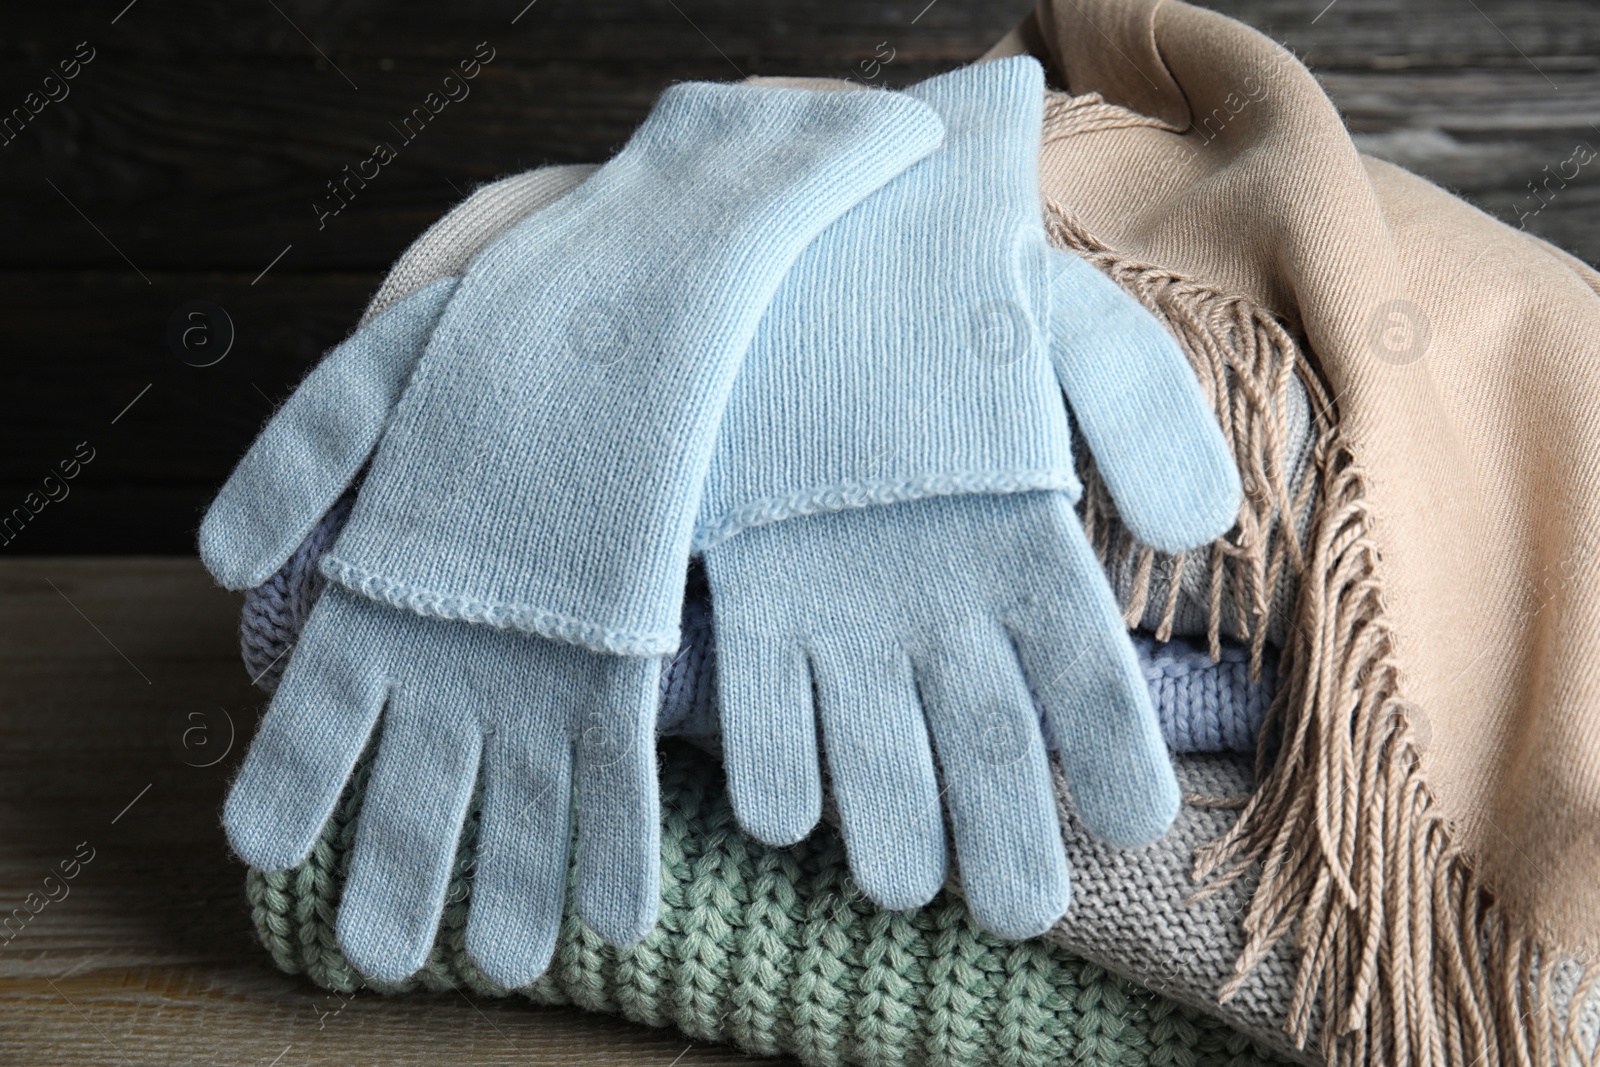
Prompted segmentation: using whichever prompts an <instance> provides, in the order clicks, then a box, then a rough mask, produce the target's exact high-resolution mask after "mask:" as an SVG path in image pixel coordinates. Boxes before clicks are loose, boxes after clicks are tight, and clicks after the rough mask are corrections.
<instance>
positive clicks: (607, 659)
mask: <svg viewBox="0 0 1600 1067" xmlns="http://www.w3.org/2000/svg"><path fill="white" fill-rule="evenodd" d="M658 673H659V669H658V666H657V664H656V662H655V661H654V660H649V659H644V658H641V657H625V656H608V655H603V654H601V653H596V652H591V651H589V650H587V649H583V648H579V647H577V646H576V645H567V644H561V643H557V642H553V641H544V640H540V639H535V638H530V637H528V636H527V635H524V634H519V633H515V632H507V631H502V630H496V629H493V628H490V627H482V626H464V625H461V624H460V623H457V622H453V621H450V620H443V619H428V618H425V617H423V616H419V615H415V614H412V613H411V612H404V611H396V610H394V609H393V608H390V607H387V606H385V605H382V604H378V603H376V602H374V601H371V600H367V599H366V598H364V597H359V596H357V595H355V594H354V593H351V592H350V591H349V590H347V589H344V588H343V587H341V586H338V585H330V586H329V587H328V588H327V589H325V590H324V591H323V594H322V597H321V599H320V600H319V601H318V603H317V606H316V608H315V610H313V611H312V613H311V617H310V620H309V621H308V623H307V625H306V630H305V633H304V634H303V635H302V639H301V641H300V642H299V648H298V654H297V655H295V656H294V657H293V658H292V660H291V662H290V664H289V667H288V670H287V671H286V672H285V675H284V678H283V682H282V684H281V685H280V686H279V688H278V690H277V693H276V694H275V696H274V698H273V703H272V707H271V709H270V711H269V712H268V714H267V716H266V718H265V719H264V720H263V722H262V725H261V728H260V730H259V731H258V732H257V734H256V737H255V740H254V741H253V742H252V743H251V746H250V753H249V756H248V757H247V759H246V761H245V765H244V767H243V768H242V769H241V771H240V773H239V777H238V779H237V780H236V781H235V782H234V784H233V788H232V789H231V790H230V792H229V795H228V801H227V805H226V807H225V809H224V814H223V821H224V825H225V826H226V827H227V830H228V836H229V840H230V842H231V843H232V844H233V846H234V849H235V850H236V851H237V852H238V853H239V854H240V855H241V856H242V857H244V858H245V859H246V860H247V861H248V862H252V863H255V864H258V865H259V866H262V867H264V868H267V869H278V868H284V867H289V866H292V865H294V864H296V863H298V862H300V861H301V860H302V859H304V857H305V855H306V854H307V853H308V852H309V851H310V849H311V847H312V845H313V844H314V842H315V841H316V838H317V835H318V834H319V833H320V831H321V829H322V826H323V824H324V823H325V821H326V820H327V818H328V816H329V814H330V812H331V811H332V810H333V806H334V805H335V804H336V803H337V801H338V798H339V795H340V793H341V791H342V790H343V788H344V784H345V782H346V781H347V779H348V777H349V774H350V772H351V767H352V766H353V764H354V763H355V761H356V759H357V758H358V757H359V756H360V754H361V752H362V751H363V750H364V749H365V748H366V747H367V744H368V739H369V737H370V735H371V734H372V732H373V727H374V725H375V723H376V721H377V719H378V716H379V713H380V711H381V712H382V714H383V730H382V735H381V738H380V740H379V742H378V744H377V757H376V760H375V762H374V765H373V771H372V780H371V785H370V787H369V790H368V796H369V798H370V800H371V803H370V804H369V805H368V806H367V809H366V815H365V818H363V820H362V823H361V832H360V834H359V835H358V839H357V842H356V847H355V850H354V854H353V858H352V861H351V866H350V875H349V883H348V885H347V886H346V888H345V893H344V896H343V899H342V901H341V903H340V908H339V937H340V943H341V944H342V945H343V946H344V950H345V952H346V953H348V954H349V956H350V958H351V959H352V960H354V961H355V962H356V964H357V966H359V967H361V968H362V970H363V971H364V972H366V973H368V974H371V975H373V976H374V977H378V978H383V979H387V980H389V981H398V980H399V979H402V978H404V977H406V976H407V975H409V974H411V973H412V972H414V971H415V970H416V969H417V968H418V967H420V966H421V965H422V963H423V960H424V959H425V958H426V956H427V952H428V947H429V945H430V944H431V943H432V939H433V932H434V929H435V928H436V927H437V925H438V921H439V915H440V911H441V909H442V908H443V907H444V903H445V890H446V887H447V884H448V881H449V878H450V869H451V864H452V862H453V858H454V855H455V846H456V841H457V839H458V837H459V835H460V830H461V824H462V820H463V819H464V818H465V816H466V806H467V803H468V801H469V800H470V799H471V796H472V790H473V786H474V784H475V783H476V781H477V780H478V777H479V769H480V765H481V767H482V772H483V773H482V777H483V782H484V798H483V809H484V814H483V823H482V828H481V834H480V841H481V843H482V848H481V849H480V851H479V852H478V854H477V870H478V885H479V893H478V897H477V900H476V902H475V905H474V908H473V912H472V917H471V920H470V922H469V924H468V932H467V940H468V948H469V951H471V952H472V954H473V958H474V959H476V960H477V961H478V963H479V965H480V966H482V967H483V968H484V970H485V971H487V972H488V973H490V974H493V975H495V976H496V978H497V979H499V980H501V981H507V982H512V983H520V982H525V981H527V980H529V979H531V978H532V977H533V976H535V975H537V974H539V973H540V972H541V971H542V970H543V969H544V967H545V965H546V964H547V962H548V960H549V958H550V953H551V952H552V951H554V947H555V946H554V941H555V937H556V932H557V930H558V928H559V925H560V915H561V901H562V895H563V893H564V891H565V888H566V869H567V854H568V850H569V847H570V846H569V837H570V830H569V821H568V811H569V809H570V803H569V799H568V798H569V797H570V796H571V794H572V792H573V791H574V789H576V790H577V791H578V792H579V793H580V794H581V795H582V797H583V805H584V806H583V818H582V820H581V821H580V829H579V840H578V850H577V851H578V868H579V871H580V877H579V883H578V888H577V892H578V897H577V905H578V908H579V910H580V911H581V912H582V914H583V915H584V916H585V919H586V921H588V922H589V923H590V925H591V926H592V927H593V928H594V929H596V930H599V931H602V932H603V933H604V934H605V935H606V936H607V937H608V938H610V939H612V940H614V941H619V942H629V941H635V940H637V939H638V938H640V937H642V936H644V934H645V933H646V932H647V931H648V930H649V929H650V926H651V925H652V924H653V922H654V921H655V913H656V906H657V904H656V902H657V899H658V898H659V894H660V890H659V885H658V884H657V880H656V876H657V870H656V851H657V848H658V842H657V840H656V835H655V833H654V832H653V831H654V826H653V825H651V823H652V822H653V821H654V820H656V819H657V813H656V810H655V804H656V801H657V798H656V796H655V795H654V793H655V789H656V781H655V754H654V752H655V750H654V725H655V720H654V715H655V689H656V678H657V675H658ZM574 709H577V710H576V711H574ZM624 712H626V713H627V715H626V717H624V715H623V713H624ZM574 720H576V721H574ZM574 734H576V735H578V736H580V737H581V739H582V749H583V756H582V761H581V762H580V763H579V764H578V765H577V767H576V768H575V769H574V767H573V764H572V756H571V754H570V753H571V750H572V748H573V739H572V737H573V735H574Z"/></svg>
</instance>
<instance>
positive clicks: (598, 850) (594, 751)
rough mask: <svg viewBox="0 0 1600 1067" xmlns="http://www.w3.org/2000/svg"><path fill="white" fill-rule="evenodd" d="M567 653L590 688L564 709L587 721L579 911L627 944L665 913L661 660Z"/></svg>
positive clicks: (581, 751)
mask: <svg viewBox="0 0 1600 1067" xmlns="http://www.w3.org/2000/svg"><path fill="white" fill-rule="evenodd" d="M571 651H572V653H573V654H574V657H575V658H576V659H577V660H578V663H579V669H580V671H581V674H580V679H581V680H582V681H584V682H585V683H586V684H584V685H580V686H575V687H573V689H572V696H571V697H570V698H569V699H574V700H576V701H579V702H580V703H578V704H577V706H576V707H571V706H569V709H568V710H569V714H570V713H571V712H578V713H579V714H580V715H581V718H580V720H579V721H580V729H579V731H578V734H577V736H576V738H575V739H574V740H575V745H574V748H575V750H576V759H577V770H578V884H577V894H578V914H579V915H580V916H581V917H582V918H583V921H584V922H586V923H588V924H589V926H590V927H591V928H592V929H593V930H594V932H595V933H597V934H599V935H600V936H601V937H602V938H604V939H605V940H606V941H608V942H610V943H611V944H613V945H630V944H633V943H634V942H636V941H638V940H639V939H641V938H642V937H644V936H645V935H646V934H648V933H649V932H650V931H651V929H653V928H654V927H655V924H656V912H657V911H658V910H659V908H660V906H661V792H660V788H659V786H658V785H657V784H656V738H655V715H656V704H657V701H658V699H659V695H660V691H661V685H660V683H661V661H660V660H659V659H645V658H641V657H623V656H603V655H597V654H595V653H593V652H589V651H586V650H584V649H578V648H574V649H572V650H571ZM575 717H576V716H575Z"/></svg>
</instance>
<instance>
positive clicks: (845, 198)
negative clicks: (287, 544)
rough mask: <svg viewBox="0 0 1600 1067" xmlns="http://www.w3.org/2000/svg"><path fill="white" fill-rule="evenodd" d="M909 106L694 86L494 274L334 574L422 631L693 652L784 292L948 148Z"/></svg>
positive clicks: (533, 227)
mask: <svg viewBox="0 0 1600 1067" xmlns="http://www.w3.org/2000/svg"><path fill="white" fill-rule="evenodd" d="M942 135H943V128H942V125H941V123H940V121H939V119H938V117H937V116H936V115H935V113H934V112H933V111H932V110H930V109H929V108H927V107H926V106H924V105H923V104H921V103H919V102H917V101H915V100H913V99H911V98H909V97H906V96H903V95H901V94H897V93H861V92H853V93H852V92H839V93H828V92H818V91H814V90H795V89H770V88H762V87H753V86H742V85H734V86H728V85H709V84H693V83H688V84H681V85H676V86H673V87H672V88H669V89H668V90H667V91H666V92H665V93H663V94H662V96H661V98H660V100H659V101H658V102H657V104H656V107H655V108H654V109H653V110H652V112H651V115H650V117H649V118H648V119H647V120H646V122H645V124H644V125H643V126H641V127H640V129H639V130H638V131H637V132H636V133H635V134H634V135H633V137H632V138H631V139H630V140H629V142H628V144H627V145H626V146H625V147H624V148H623V150H622V151H621V152H619V153H618V154H617V156H616V157H615V158H613V159H612V160H611V161H610V162H608V163H607V164H605V165H604V166H603V167H601V168H600V169H599V170H598V171H596V172H595V173H594V174H593V175H592V176H590V177H589V178H588V179H587V180H586V181H584V182H583V183H582V184H581V185H579V186H578V187H577V188H576V189H574V190H572V191H571V192H570V193H568V194H567V195H566V196H563V197H561V198H560V199H559V200H556V201H555V202H554V203H553V204H551V205H550V207H548V208H547V209H546V210H544V211H541V212H538V213H536V214H534V215H532V216H530V217H528V218H526V219H524V220H523V221H522V222H520V223H519V224H518V225H517V226H515V227H514V228H512V229H511V230H510V231H509V232H507V233H506V234H505V235H504V236H502V237H500V238H499V239H498V240H496V241H495V242H494V243H493V244H492V245H490V246H489V247H488V248H487V249H485V250H484V251H483V252H482V253H480V254H479V255H478V256H477V257H475V258H474V259H473V260H472V262H471V264H470V265H469V266H468V268H467V270H466V272H465V273H464V274H463V275H462V281H461V288H460V290H459V292H458V294H457V296H456V297H455V298H454V299H453V300H452V301H451V303H450V305H449V307H448V308H447V309H446V311H445V314H444V316H443V318H442V319H441V320H440V323H439V326H438V328H437V330H436V331H435V333H434V337H433V339H432V341H431V342H430V344H429V346H428V351H427V355H426V356H425V357H424V358H423V359H422V361H421V362H420V363H419V365H418V368H417V373H416V375H415V376H414V377H413V379H412V381H411V383H410V385H409V386H408V388H407V391H406V395H405V398H404V400H403V401H402V403H401V404H400V405H399V407H398V408H397V409H396V411H395V416H394V420H393V423H392V425H391V426H390V427H389V429H388V430H387V431H386V433H385V434H384V437H383V440H382V442H381V444H380V445H379V446H378V449H377V452H376V454H375V456H374V458H373V462H372V467H371V471H370V473H369V474H368V475H367V477H366V479H365V481H364V482H363V485H362V491H361V493H360V495H359V497H358V499H357V502H356V506H355V509H354V511H353V512H352V513H351V517H350V523H349V525H348V526H347V527H346V528H345V532H344V533H343V534H342V535H341V537H340V539H339V542H338V543H337V544H336V545H335V546H334V548H333V551H332V552H330V553H329V554H328V556H326V557H325V558H324V561H323V568H324V571H325V572H326V573H327V574H328V575H329V577H331V578H333V579H334V580H336V581H339V582H340V583H342V584H344V585H347V586H348V587H350V588H351V589H353V590H356V591H358V592H360V593H362V594H363V595H366V596H369V597H372V598H374V599H378V600H381V601H383V602H385V603H389V604H393V605H395V606H397V607H404V608H407V609H410V610H413V611H418V612H421V613H423V614H429V615H437V616H440V617H446V618H460V619H466V620H468V621H479V622H487V623H490V624H492V625H496V626H504V627H511V628H515V629H519V630H525V631H528V632H531V633H538V634H541V635H544V636H547V637H553V638H557V639H560V640H563V641H570V642H573V643H576V644H581V645H584V646H585V647H588V648H593V649H595V650H597V651H606V652H614V653H622V654H630V655H660V654H662V653H665V652H669V651H671V650H672V649H673V648H676V647H677V643H678V641H677V624H678V616H679V611H680V608H681V596H682V592H683V579H684V569H685V567H686V566H687V562H688V556H689V544H690V538H691V532H692V527H693V523H694V518H695V513H696V510H697V508H698V505H699V501H700V486H701V482H702V479H703V478H704V476H705V470H706V466H707V464H708V463H709V461H710V454H711V448H712V444H713V441H714V439H715V435H716V433H717V428H718V425H719V423H720V421H721V418H722V413H723V407H724V404H725V402H726V400H727V396H728V391H729V389H730V388H731V386H732V384H733V380H734V378H735V376H736V374H737V373H738V370H739V367H740V366H741V363H742V360H743V359H744V356H745V351H746V348H747V347H748V345H749V342H750V339H751V337H752V336H753V335H754V333H755V330H756V326H757V323H758V322H759V320H760V318H761V315H762V312H763V311H764V310H765V308H766V306H767V303H768V301H769V300H770V299H771V297H772V294H773V292H774V291H775V290H776V289H777V288H778V286H779V284H780V283H781V282H782V281H783V278H784V276H785V274H786V273H787V271H788V269H789V267H790V265H791V264H792V263H793V262H794V259H795V257H796V256H798V255H800V254H801V252H802V251H803V250H804V249H805V248H806V246H807V245H808V244H809V243H810V242H811V241H812V240H813V239H814V238H815V237H816V236H817V235H818V234H820V233H821V232H822V231H823V230H824V229H825V228H826V227H827V226H828V225H829V224H830V223H832V222H833V221H834V220H836V219H837V218H838V217H839V216H840V215H842V214H843V213H845V212H846V211H847V210H848V209H849V208H850V207H852V206H853V205H854V204H855V203H857V202H858V201H859V200H860V199H861V198H862V197H863V196H866V195H868V194H869V193H871V192H872V191H873V190H875V189H877V188H879V187H880V186H882V185H883V184H884V183H885V182H887V181H889V180H890V179H891V178H893V177H894V176H896V175H897V174H899V173H900V172H901V171H903V170H904V169H905V168H906V167H907V166H909V165H910V164H911V163H913V162H915V161H916V160H917V159H919V158H921V157H923V156H925V155H926V154H927V153H928V152H929V151H930V150H932V149H933V148H934V147H935V146H936V145H937V144H938V142H939V140H940V138H941V137H942Z"/></svg>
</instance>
